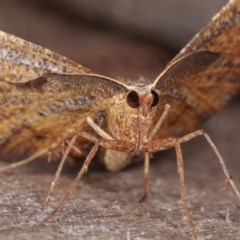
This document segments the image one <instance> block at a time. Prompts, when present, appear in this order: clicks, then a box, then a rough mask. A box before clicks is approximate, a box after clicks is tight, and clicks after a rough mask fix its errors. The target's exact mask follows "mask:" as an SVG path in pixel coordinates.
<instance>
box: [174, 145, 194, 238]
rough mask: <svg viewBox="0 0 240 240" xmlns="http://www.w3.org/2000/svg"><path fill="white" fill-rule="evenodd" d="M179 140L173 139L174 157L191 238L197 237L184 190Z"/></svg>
mask: <svg viewBox="0 0 240 240" xmlns="http://www.w3.org/2000/svg"><path fill="white" fill-rule="evenodd" d="M180 142H181V141H179V140H176V141H175V151H176V158H177V170H178V174H179V178H180V192H181V198H182V202H183V205H184V210H185V214H186V215H187V219H188V224H189V226H190V228H191V231H192V235H193V238H194V239H197V234H196V229H195V225H194V223H193V219H192V214H191V211H190V209H189V207H188V201H187V194H186V190H185V183H184V167H183V157H182V150H181V146H180Z"/></svg>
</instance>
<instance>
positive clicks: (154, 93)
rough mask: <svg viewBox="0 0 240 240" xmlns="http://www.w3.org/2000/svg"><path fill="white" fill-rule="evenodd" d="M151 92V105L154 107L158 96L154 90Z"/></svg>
mask: <svg viewBox="0 0 240 240" xmlns="http://www.w3.org/2000/svg"><path fill="white" fill-rule="evenodd" d="M151 94H152V95H153V103H152V105H151V107H155V106H156V105H157V104H158V102H159V96H158V94H157V92H156V91H154V90H151Z"/></svg>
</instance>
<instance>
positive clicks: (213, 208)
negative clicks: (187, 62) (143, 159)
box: [0, 101, 240, 239]
mask: <svg viewBox="0 0 240 240" xmlns="http://www.w3.org/2000/svg"><path fill="white" fill-rule="evenodd" d="M238 106H239V101H238V102H236V103H235V104H232V105H231V106H230V107H228V108H227V109H226V110H225V111H223V112H222V113H221V114H220V115H218V116H216V117H215V118H213V119H212V120H211V121H210V122H209V123H208V124H207V125H206V129H208V132H209V133H210V135H211V136H212V138H213V139H214V141H215V143H216V144H217V146H218V147H219V150H220V151H221V153H222V155H223V157H224V159H225V161H226V163H227V165H228V167H229V170H230V172H231V173H232V175H233V176H234V178H235V180H236V181H237V182H238V185H239V184H240V178H239V170H240V166H239V157H240V154H239V149H238V147H239V146H238V145H239V144H238V143H239V136H237V135H238V134H237V133H239V130H240V129H239V127H238V128H236V126H237V125H238V122H239V120H240V115H239V112H238ZM234 133H236V134H234ZM183 150H184V161H185V174H186V187H187V193H188V197H189V201H190V204H191V207H192V212H193V218H194V221H195V224H196V227H197V231H198V235H199V239H238V238H239V237H240V231H239V224H240V220H239V219H240V212H239V202H238V201H237V200H236V197H235V195H234V194H233V192H232V190H231V189H230V188H229V189H227V190H226V191H223V192H220V191H219V189H220V186H221V184H222V182H223V180H224V177H223V174H222V170H221V168H220V166H219V164H218V162H217V160H216V157H215V156H214V155H213V154H212V152H211V150H210V149H209V146H208V145H207V144H206V142H205V141H204V140H202V139H201V140H200V139H198V140H194V141H192V142H190V143H187V144H184V146H183ZM156 158H157V159H155V161H153V162H152V164H151V178H150V196H149V198H148V200H147V202H146V203H144V204H140V203H138V200H139V198H140V196H141V193H142V170H143V169H142V166H141V165H139V166H135V167H132V168H130V169H127V170H125V171H123V172H120V173H115V174H113V173H109V172H106V171H103V170H90V171H89V173H88V174H87V175H86V176H85V177H84V179H83V181H82V183H81V184H79V185H78V187H77V189H76V190H75V191H74V193H73V194H72V196H71V197H70V199H69V200H68V201H67V203H66V204H65V205H64V207H63V208H62V209H61V210H60V211H59V212H58V213H57V214H56V216H55V217H53V218H52V219H50V221H49V222H47V223H41V221H42V219H43V217H44V216H46V213H47V212H49V210H50V209H51V208H50V207H49V208H47V210H45V211H43V209H42V204H43V202H44V200H45V197H46V194H47V191H48V188H49V185H50V182H51V180H52V176H53V172H54V171H51V170H49V169H48V170H46V169H47V168H48V166H47V163H46V164H45V165H43V166H42V167H39V166H38V165H37V163H35V164H33V165H32V166H26V167H25V168H21V169H20V168H19V169H17V170H15V171H13V172H11V173H8V174H7V173H5V174H1V175H0V180H1V189H0V191H1V198H0V211H1V218H0V226H1V227H0V238H1V239H16V238H17V239H41V238H44V239H56V238H58V239H66V238H67V239H190V237H189V228H188V225H187V223H186V219H185V217H184V212H183V208H182V202H181V199H180V195H179V179H178V176H177V173H176V164H175V157H174V155H173V154H172V153H171V152H168V153H164V154H161V155H160V156H158V157H156ZM72 179H73V174H70V173H68V174H67V173H65V174H63V175H62V177H61V181H60V183H61V184H60V186H58V187H57V188H56V190H55V194H54V196H53V198H52V201H51V204H50V205H51V206H53V207H54V206H55V205H56V203H57V201H58V200H59V198H60V197H61V196H62V194H63V191H64V190H65V189H66V187H67V186H68V185H69V184H70V183H71V180H72ZM127 236H130V238H127Z"/></svg>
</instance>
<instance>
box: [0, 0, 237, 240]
mask: <svg viewBox="0 0 240 240" xmlns="http://www.w3.org/2000/svg"><path fill="white" fill-rule="evenodd" d="M0 66H1V71H0V153H1V156H2V157H3V158H6V157H9V158H11V159H13V158H16V157H17V158H18V159H19V157H20V156H22V158H23V160H22V161H20V162H16V163H12V164H9V165H7V166H4V167H2V168H1V169H0V171H4V170H9V169H12V168H14V167H17V166H20V165H22V164H25V163H27V162H30V161H33V160H34V159H37V158H39V157H41V156H44V155H47V154H49V152H50V153H52V154H53V155H56V156H59V155H60V159H61V161H60V163H59V167H58V170H57V172H56V175H55V177H54V180H53V182H52V184H51V187H50V191H49V194H48V197H47V200H46V203H47V202H48V200H49V198H50V195H51V193H52V191H53V189H54V186H55V184H56V182H57V180H58V178H59V176H60V173H61V170H62V168H63V164H64V162H65V161H66V159H67V158H68V157H73V158H83V159H85V161H84V163H83V166H82V168H81V169H80V171H79V174H78V175H77V177H76V179H75V180H74V181H73V183H72V184H71V186H70V187H69V190H68V191H67V193H66V194H65V195H64V197H63V198H62V200H61V201H60V202H59V204H58V205H57V206H56V208H55V210H54V211H53V212H52V213H51V216H52V215H53V214H54V213H55V212H56V211H57V209H59V207H60V206H61V205H62V204H63V203H64V202H65V200H66V199H67V198H68V196H69V195H70V194H71V192H72V191H73V189H74V188H75V186H76V184H77V183H78V182H79V180H80V178H81V177H82V175H83V174H84V173H85V172H86V171H87V169H88V166H89V164H90V162H91V160H92V159H93V157H94V156H95V155H96V153H97V152H98V150H99V149H100V150H101V156H100V157H99V161H101V162H102V163H103V164H104V165H105V166H106V168H107V169H108V170H110V171H118V170H121V169H122V168H124V167H126V166H127V165H129V164H131V163H132V159H133V157H134V156H136V155H139V156H140V157H141V156H142V157H143V158H144V194H143V197H142V199H141V200H142V201H144V200H145V199H146V197H147V193H148V173H149V161H150V160H149V159H150V154H151V153H154V152H158V151H161V150H165V149H168V148H175V150H176V158H177V165H178V173H179V176H180V186H181V195H182V199H183V204H184V209H185V213H186V216H187V219H188V222H189V225H190V228H191V232H192V234H193V238H196V236H197V235H196V230H195V227H194V223H193V220H192V217H191V213H190V210H189V208H188V205H187V200H186V199H187V198H186V193H185V187H184V173H183V160H182V153H181V148H180V145H181V143H183V142H186V141H189V140H190V139H192V138H194V137H196V136H200V135H203V136H204V137H205V138H206V140H207V141H208V143H209V144H210V146H211V148H212V149H213V151H214V152H215V154H216V156H217V158H218V159H219V161H220V163H221V165H222V167H223V171H224V174H225V177H226V181H227V182H229V183H230V184H231V186H232V187H233V189H234V191H235V193H236V195H237V197H238V198H239V200H240V194H239V191H238V190H237V188H236V186H235V184H234V182H233V180H232V179H231V177H230V175H229V173H228V171H227V168H226V166H225V164H224V162H223V160H222V157H221V156H220V154H219V152H218V150H217V148H216V147H215V145H214V143H213V142H212V140H211V139H210V137H209V136H208V135H207V134H206V133H205V132H204V131H202V130H197V128H198V126H199V124H200V123H201V122H203V121H204V120H205V119H207V118H208V117H210V116H211V115H213V114H215V113H216V112H218V111H219V110H221V109H222V107H223V106H224V105H225V104H226V103H227V102H228V101H229V99H231V98H232V97H233V96H234V95H235V94H236V93H237V92H238V91H239V90H240V1H239V0H231V1H230V2H229V3H228V4H227V5H226V6H225V7H223V9H222V10H221V11H220V12H219V13H218V14H217V15H216V16H215V17H214V18H213V19H212V21H211V22H210V23H209V24H208V25H207V26H206V27H205V28H204V29H203V30H202V31H201V32H200V33H198V34H197V35H196V36H195V37H194V38H193V39H192V40H191V41H190V43H188V44H187V46H186V47H185V48H183V50H182V51H181V52H180V53H179V54H178V55H177V56H176V57H175V58H174V59H173V60H172V61H170V62H169V63H168V64H167V66H166V68H165V70H164V71H162V72H161V73H160V74H159V75H158V76H157V77H156V79H155V80H154V81H151V82H150V81H149V80H142V81H141V82H136V81H131V80H126V81H124V80H117V79H112V78H109V77H106V76H101V75H98V74H95V73H93V72H91V71H90V70H89V69H87V68H85V67H83V66H81V65H79V64H78V63H75V62H73V61H71V60H69V59H67V58H65V57H63V56H60V55H57V54H56V53H54V52H51V51H50V50H47V49H44V48H42V47H40V46H37V45H34V44H32V43H30V42H27V41H25V40H22V39H20V38H17V37H15V36H13V35H10V34H7V33H5V32H0ZM62 143H65V144H67V147H66V149H65V150H64V152H63V155H62V147H61V146H62ZM61 156H62V157H61Z"/></svg>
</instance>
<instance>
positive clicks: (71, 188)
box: [44, 144, 99, 221]
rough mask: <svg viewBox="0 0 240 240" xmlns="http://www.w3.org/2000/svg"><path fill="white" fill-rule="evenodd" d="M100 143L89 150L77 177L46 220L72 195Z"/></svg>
mask: <svg viewBox="0 0 240 240" xmlns="http://www.w3.org/2000/svg"><path fill="white" fill-rule="evenodd" d="M98 148H99V145H98V144H95V145H94V146H93V147H92V149H91V151H90V152H89V154H88V155H87V157H86V159H85V161H84V163H83V166H82V167H81V169H80V171H79V173H78V175H77V176H76V178H75V179H74V181H73V182H72V183H71V185H70V186H69V188H68V190H67V192H66V193H65V195H64V196H63V197H62V199H61V200H60V201H59V203H58V204H57V206H56V207H55V209H54V210H53V211H52V212H51V213H50V214H49V215H48V216H47V217H46V218H45V219H44V221H48V220H49V219H50V218H51V217H52V216H53V215H54V214H55V213H56V212H57V211H58V209H59V208H60V207H62V205H63V204H64V203H65V201H66V200H67V199H68V197H69V196H70V195H71V193H72V192H73V190H74V189H75V188H76V186H77V184H78V182H79V181H80V180H81V178H82V176H83V175H84V174H85V173H86V172H87V170H88V166H89V164H90V163H91V161H92V159H93V157H94V156H95V155H96V153H97V151H98Z"/></svg>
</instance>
